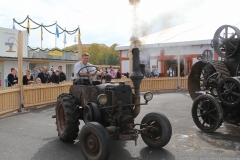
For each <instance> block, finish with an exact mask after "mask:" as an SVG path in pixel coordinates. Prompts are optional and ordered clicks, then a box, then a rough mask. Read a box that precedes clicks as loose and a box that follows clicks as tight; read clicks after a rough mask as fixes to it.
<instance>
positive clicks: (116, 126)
mask: <svg viewBox="0 0 240 160" xmlns="http://www.w3.org/2000/svg"><path fill="white" fill-rule="evenodd" d="M132 54H133V73H132V74H131V75H130V78H131V80H132V82H133V85H134V87H133V88H132V87H131V86H130V85H126V84H125V82H119V84H115V83H112V82H108V81H107V82H106V83H100V84H99V83H96V82H94V81H92V82H90V83H86V84H84V85H72V86H71V87H70V93H69V94H66V93H62V94H61V95H60V96H59V97H58V98H57V103H56V115H55V117H56V124H57V131H58V135H59V137H60V139H61V140H62V141H66V142H67V141H73V140H75V139H76V138H77V137H78V132H79V124H80V122H79V120H83V121H84V123H85V125H84V126H83V127H82V128H81V131H80V135H79V136H80V139H79V143H80V148H81V151H82V154H83V155H84V157H85V158H86V159H94V160H98V159H99V160H103V159H108V158H109V156H110V152H111V148H110V145H109V138H112V139H114V140H123V141H129V140H133V141H135V144H136V142H137V138H138V135H139V134H141V137H142V139H143V141H144V142H145V143H146V144H147V145H148V146H149V147H154V148H162V147H163V146H165V145H166V144H167V143H168V142H169V141H170V139H171V135H172V128H171V124H170V122H169V120H168V118H167V117H166V116H164V115H163V114H161V113H149V114H147V115H145V116H144V118H143V119H142V121H141V123H135V122H134V119H135V118H136V117H137V116H138V114H139V113H140V106H141V105H147V104H148V101H150V100H151V99H152V98H153V94H152V93H151V92H146V93H145V94H144V95H143V97H144V99H145V103H141V102H140V83H141V81H142V79H143V71H144V65H142V64H140V63H139V62H140V61H139V49H138V48H134V49H132ZM86 67H87V68H88V67H89V68H90V67H91V68H93V67H94V66H86ZM89 72H91V71H89ZM132 89H133V90H134V92H133V91H132ZM137 126H138V128H139V129H137Z"/></svg>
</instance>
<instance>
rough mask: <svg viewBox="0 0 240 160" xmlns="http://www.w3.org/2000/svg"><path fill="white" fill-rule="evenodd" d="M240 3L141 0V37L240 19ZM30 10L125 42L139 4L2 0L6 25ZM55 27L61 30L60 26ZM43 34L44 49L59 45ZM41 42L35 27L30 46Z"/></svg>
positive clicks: (0, 12)
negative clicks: (188, 24) (191, 24)
mask: <svg viewBox="0 0 240 160" xmlns="http://www.w3.org/2000/svg"><path fill="white" fill-rule="evenodd" d="M239 6H240V0H227V1H226V0H141V1H140V4H139V6H138V9H137V15H138V28H139V36H143V35H147V34H151V33H155V32H159V31H161V30H163V29H166V28H169V27H173V26H175V25H179V24H182V23H186V22H191V21H208V20H212V19H216V18H218V19H224V18H231V19H239V22H240V18H239V16H238V15H240V14H239ZM27 15H29V17H30V18H32V19H33V20H34V21H36V22H38V23H43V24H44V25H49V24H52V23H54V22H55V21H57V22H58V24H59V25H60V26H61V27H66V29H67V30H73V29H75V28H77V27H78V25H79V26H80V29H81V34H82V36H81V40H82V43H104V44H106V45H108V46H110V45H112V44H113V43H118V44H123V43H126V42H128V41H129V39H130V37H131V35H132V33H133V31H132V21H133V6H131V5H129V2H128V0H67V1H66V0H65V1H64V0H31V1H30V0H21V1H17V0H0V27H4V28H12V25H13V20H12V19H13V18H15V19H16V21H18V22H21V21H23V20H24V19H25V18H26V16H27ZM223 23H224V22H223ZM23 25H24V26H26V25H27V24H26V23H25V24H23ZM30 25H31V27H34V24H33V23H31V24H30ZM15 26H16V29H18V30H21V29H23V28H21V27H20V26H19V25H17V24H15ZM49 30H51V31H52V32H55V27H51V28H49ZM75 35H77V33H76V34H75ZM63 38H64V36H63V34H61V35H60V37H59V38H58V39H57V47H59V48H63V46H64V44H63ZM43 39H44V40H43V48H46V47H49V48H53V47H55V36H54V35H51V34H50V33H48V32H47V31H44V35H43ZM74 43H75V42H74V35H73V36H70V35H67V44H66V46H69V45H73V44H74ZM40 45H41V41H40V29H36V30H30V36H29V46H31V47H40Z"/></svg>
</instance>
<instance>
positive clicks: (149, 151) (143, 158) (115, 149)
mask: <svg viewBox="0 0 240 160" xmlns="http://www.w3.org/2000/svg"><path fill="white" fill-rule="evenodd" d="M48 140H49V139H48ZM110 144H111V155H110V158H109V160H123V159H124V160H147V159H151V160H159V159H166V160H167V159H171V160H174V159H175V157H174V155H173V154H172V153H170V152H169V151H167V150H165V149H153V148H149V147H145V148H142V149H141V150H140V153H137V155H140V156H137V157H132V155H131V153H130V152H131V149H130V150H129V149H126V148H125V147H126V144H127V142H125V141H113V140H110ZM134 148H135V147H134ZM49 159H51V160H66V159H71V160H75V159H76V160H79V159H81V160H83V159H84V157H83V155H82V153H81V150H80V142H79V141H75V143H64V142H62V141H60V140H59V139H58V138H53V140H51V141H50V142H48V143H47V144H45V145H43V146H42V147H41V148H40V149H39V150H38V152H37V153H35V154H34V156H33V157H32V160H49Z"/></svg>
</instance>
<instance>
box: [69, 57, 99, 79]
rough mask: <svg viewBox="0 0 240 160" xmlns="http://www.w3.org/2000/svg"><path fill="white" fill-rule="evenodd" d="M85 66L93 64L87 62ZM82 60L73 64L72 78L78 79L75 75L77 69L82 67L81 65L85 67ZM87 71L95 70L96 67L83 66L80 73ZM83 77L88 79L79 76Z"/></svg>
mask: <svg viewBox="0 0 240 160" xmlns="http://www.w3.org/2000/svg"><path fill="white" fill-rule="evenodd" d="M86 66H93V65H92V64H91V63H87V65H86ZM86 66H85V65H84V64H83V63H82V61H81V62H77V63H76V64H75V65H74V77H73V78H74V79H78V78H79V76H77V74H78V71H79V70H80V69H81V68H83V67H86ZM87 72H93V73H94V72H96V68H95V67H87V68H83V69H82V70H81V71H80V73H87ZM81 78H83V79H88V77H81Z"/></svg>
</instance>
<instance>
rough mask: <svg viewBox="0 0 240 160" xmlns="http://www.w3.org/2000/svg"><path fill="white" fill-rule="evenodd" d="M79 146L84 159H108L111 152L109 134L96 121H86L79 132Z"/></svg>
mask: <svg viewBox="0 0 240 160" xmlns="http://www.w3.org/2000/svg"><path fill="white" fill-rule="evenodd" d="M79 141H80V148H81V151H82V154H83V156H84V157H85V158H86V159H89V160H90V159H91V160H99V159H108V158H109V156H110V152H111V147H110V144H109V134H108V131H107V130H106V128H105V127H103V126H102V125H101V124H100V123H98V122H88V123H86V124H85V125H84V126H83V127H82V129H81V132H80V140H79Z"/></svg>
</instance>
